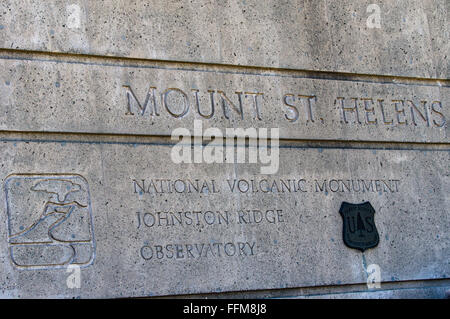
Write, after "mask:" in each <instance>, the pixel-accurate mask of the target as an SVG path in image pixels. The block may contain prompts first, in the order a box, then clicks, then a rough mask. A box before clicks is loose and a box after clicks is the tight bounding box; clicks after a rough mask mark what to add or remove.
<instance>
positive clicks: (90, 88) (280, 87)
mask: <svg viewBox="0 0 450 319" xmlns="http://www.w3.org/2000/svg"><path fill="white" fill-rule="evenodd" d="M0 65H1V67H2V69H3V70H5V71H4V72H2V74H0V105H1V106H2V108H3V109H4V112H3V113H2V114H1V115H0V120H1V121H0V128H1V129H2V130H5V131H25V132H26V131H39V132H40V131H45V132H79V133H102V134H107V133H109V134H139V135H166V136H170V135H171V134H172V131H173V129H174V128H176V127H185V128H189V129H191V130H192V133H191V134H195V135H202V134H204V131H202V130H200V131H195V132H194V131H193V120H195V119H197V120H202V121H203V123H202V125H203V129H206V128H208V127H218V128H221V129H224V128H228V127H242V128H251V127H254V128H260V127H263V128H264V127H277V128H279V129H280V137H281V138H285V139H314V140H350V141H379V142H390V141H393V142H439V143H442V142H449V141H450V130H449V124H448V123H449V122H450V108H449V107H448V105H449V104H450V81H448V80H437V81H420V80H405V79H401V78H386V77H380V76H370V77H364V76H350V75H333V74H328V73H316V72H294V71H267V70H264V69H262V68H259V69H255V68H237V67H211V66H207V65H195V66H194V65H192V64H182V63H146V62H142V61H141V62H140V63H138V62H129V61H128V62H124V61H120V60H119V61H117V60H111V59H93V58H87V59H73V58H63V57H55V56H51V55H24V54H12V53H8V52H6V53H5V54H4V55H3V56H0ZM238 135H241V136H242V135H244V134H243V133H240V134H238Z"/></svg>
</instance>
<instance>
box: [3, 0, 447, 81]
mask: <svg viewBox="0 0 450 319" xmlns="http://www.w3.org/2000/svg"><path fill="white" fill-rule="evenodd" d="M371 3H373V1H369V0H359V1H344V2H342V1H340V2H335V1H325V0H320V1H279V0H272V1H260V0H245V1H237V0H233V1H219V2H215V1H162V0H161V1H152V2H151V3H149V2H148V1H125V2H123V1H119V2H118V1H113V0H106V1H88V0H74V1H70V2H69V1H55V0H51V1H38V0H27V1H12V0H5V1H2V2H1V4H0V47H1V48H8V49H22V50H41V51H52V52H70V53H83V54H96V55H112V56H123V57H134V58H146V59H163V60H176V61H195V62H209V63H225V64H233V65H236V64H240V65H256V66H264V67H281V68H294V69H309V70H327V71H341V72H351V73H353V72H354V73H362V74H390V75H403V76H411V77H427V78H428V77H431V78H448V77H449V76H450V69H449V60H448V59H449V55H448V52H449V49H450V44H449V41H448V39H449V24H448V21H449V20H450V19H449V12H450V10H449V2H448V1H446V0H427V1H420V0H402V1H384V2H383V3H380V4H379V6H380V9H381V10H380V16H381V27H380V28H369V27H368V26H367V19H368V18H369V16H370V14H371V13H373V12H372V11H371V12H367V7H368V6H369V4H371Z"/></svg>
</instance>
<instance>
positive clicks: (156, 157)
mask: <svg viewBox="0 0 450 319" xmlns="http://www.w3.org/2000/svg"><path fill="white" fill-rule="evenodd" d="M170 150H171V147H170V146H165V145H157V144H153V145H145V144H139V143H133V144H115V143H101V142H98V143H85V142H82V141H80V142H51V141H41V142H32V141H23V142H21V141H20V140H13V141H7V140H4V142H3V143H2V152H1V162H2V168H1V179H2V181H3V190H4V191H3V192H2V193H1V195H0V201H2V202H7V203H9V204H8V205H5V206H7V207H8V208H7V209H6V211H5V212H3V213H2V215H3V220H4V221H5V227H1V228H0V237H2V238H8V242H7V241H6V240H5V241H2V242H1V243H0V247H1V249H0V252H1V260H2V267H1V268H0V287H1V295H2V296H3V297H33V296H41V297H42V296H49V297H56V296H57V297H71V296H82V297H120V296H151V295H167V294H188V293H207V292H223V291H238V290H241V291H242V290H256V289H272V288H287V287H303V286H306V287H310V286H320V285H341V284H355V283H362V284H364V283H365V282H366V281H367V278H368V273H367V269H369V266H370V265H371V264H376V265H378V266H379V267H380V271H381V272H380V275H381V280H382V282H392V281H405V280H419V279H420V280H421V279H438V278H448V276H449V272H450V264H449V259H448V256H449V254H450V251H449V247H450V245H449V241H450V238H449V233H448V229H449V227H450V219H449V215H448V211H447V210H446V209H445V207H449V203H448V196H447V191H448V189H449V187H450V185H449V184H450V180H449V172H448V161H449V153H448V151H444V150H440V149H436V150H432V149H428V150H425V149H424V150H419V149H417V150H376V149H352V148H348V149H334V148H330V149H315V148H302V147H299V148H297V147H293V148H283V149H281V152H280V163H281V164H280V170H279V173H278V174H277V175H271V176H266V175H260V174H259V167H258V165H254V164H239V165H233V164H218V165H207V164H173V163H172V162H171V160H170ZM23 173H27V175H21V174H23ZM57 173H63V175H58V174H57ZM8 176H9V177H8ZM30 178H33V179H34V180H33V181H30ZM51 179H53V180H59V181H60V182H58V185H59V186H58V185H55V184H54V183H53V180H51ZM197 179H198V180H199V185H200V186H195V185H196V180H197ZM49 180H50V181H49ZM161 180H170V181H171V182H167V181H165V182H164V181H163V182H161ZM177 180H180V181H178V182H175V181H177ZM235 180H236V181H235ZM242 180H245V181H242ZM281 180H283V181H284V183H285V185H282V182H281ZM293 180H295V181H296V182H293ZM34 181H36V183H37V182H39V185H37V184H36V183H35V182H34ZM68 181H69V182H71V186H70V185H69V186H70V187H69V188H65V187H63V186H62V185H63V184H64V185H65V184H67V183H68ZM152 181H153V184H152ZM189 181H191V182H192V184H190V182H189ZM274 182H275V184H274ZM167 183H169V184H170V185H171V188H170V189H169V188H168V186H167V185H168V184H167ZM205 183H206V184H205ZM247 183H248V184H247ZM346 183H347V185H350V189H348V188H347V187H346V186H345V184H346ZM348 183H350V184H348ZM351 183H353V184H351ZM294 184H296V186H294ZM24 185H28V186H24ZM30 185H33V186H31V187H29V186H30ZM183 185H184V186H183ZM364 185H365V186H364ZM50 186H51V187H50ZM195 187H197V189H198V190H196V188H195ZM288 187H289V188H290V190H289V189H288ZM24 189H25V190H24ZM269 189H270V191H269ZM19 190H22V191H19ZM45 191H47V193H45ZM80 192H81V193H80ZM10 194H16V196H11V195H10ZM46 194H47V195H46ZM56 194H58V195H56ZM18 195H22V198H21V197H20V196H18ZM81 195H82V196H81ZM5 196H6V197H5ZM55 196H56V197H55ZM76 196H78V197H76ZM80 196H81V197H80ZM86 196H88V197H86ZM62 201H63V202H64V205H63V204H59V208H58V209H56V210H55V212H60V214H62V213H64V211H63V208H66V209H72V208H75V209H76V210H75V211H72V214H81V213H84V214H87V215H86V216H89V212H88V210H87V209H88V207H91V208H92V210H91V215H92V220H91V221H92V226H93V232H92V234H90V233H89V231H88V229H89V228H88V227H87V226H86V224H83V221H84V222H85V223H88V222H89V218H82V219H80V218H78V219H77V218H75V219H72V222H70V223H65V224H62V226H61V227H59V228H56V227H55V228H54V229H53V228H52V230H51V231H50V232H49V233H48V234H49V235H51V237H52V238H54V237H56V238H57V239H59V240H61V239H62V238H67V239H65V241H66V243H64V242H63V243H61V241H58V245H62V246H64V247H66V246H70V245H78V244H82V242H88V243H93V245H94V251H93V252H92V251H91V252H89V251H87V252H86V251H84V252H82V254H81V257H79V254H78V253H76V254H75V255H74V256H73V255H72V257H74V258H75V259H72V260H74V261H73V262H71V263H72V264H74V263H75V264H81V266H83V268H81V288H80V289H76V288H74V289H69V288H68V287H67V284H66V282H67V278H68V276H69V275H70V273H68V272H67V271H66V268H65V267H63V268H62V269H60V268H61V267H58V265H57V264H58V263H64V260H67V259H68V258H69V257H70V253H67V254H68V255H64V252H61V254H58V255H56V256H55V255H45V254H44V255H42V254H36V251H35V250H36V249H38V250H39V249H43V246H45V247H47V246H48V247H53V246H51V245H52V243H51V242H50V243H49V244H42V241H40V239H39V238H40V237H32V238H31V237H30V236H31V232H30V233H28V234H27V237H26V238H28V239H26V238H25V236H15V237H14V241H12V240H11V234H13V233H18V232H19V233H20V231H22V230H23V228H20V226H25V227H26V226H28V224H29V223H28V224H27V225H25V222H24V223H22V225H21V224H18V223H17V222H18V219H17V217H15V216H19V215H17V214H15V213H14V207H18V208H17V209H21V214H22V215H27V216H30V214H35V215H33V216H36V214H37V215H39V213H40V212H47V213H48V214H47V215H49V217H47V219H48V218H50V217H51V216H50V214H49V213H50V212H52V210H48V209H46V207H48V205H47V204H48V202H54V204H53V205H58V203H59V202H62ZM343 201H347V202H351V203H361V202H363V201H369V202H370V203H371V204H372V206H373V207H374V208H375V211H376V213H375V225H376V227H377V229H378V232H379V235H380V243H379V245H378V247H377V248H376V249H369V250H366V251H365V252H364V253H362V252H360V251H358V250H356V249H350V248H348V247H346V246H345V245H344V242H343V240H342V218H341V216H340V215H339V207H340V205H341V203H342V202H343ZM75 202H76V203H78V204H76V203H75ZM46 203H47V204H46ZM75 206H76V207H75ZM10 207H13V208H10ZM77 212H78V213H77ZM170 212H172V213H173V214H171V213H170ZM179 212H181V213H180V214H179ZM186 212H190V213H188V214H186ZM41 216H44V215H41ZM75 216H79V215H72V217H75ZM21 218H22V219H21V220H22V221H23V220H24V219H23V217H21ZM197 218H198V219H197ZM226 219H227V220H226ZM30 220H32V219H30ZM44 221H45V220H44V219H43V222H44ZM12 225H13V226H12ZM77 225H78V226H77ZM83 225H85V227H83ZM366 226H367V225H366ZM358 227H359V226H358ZM82 229H84V231H81V230H82ZM13 230H15V231H13ZM46 234H47V233H45V234H44V235H45V236H47V235H46ZM37 235H38V234H33V236H37ZM45 236H44V237H45ZM30 238H31V239H33V240H35V246H36V247H30V246H29V245H28V246H27V244H26V242H30V240H29V239H30ZM36 238H37V239H36ZM25 239H26V240H28V241H26V240H25ZM80 240H81V241H82V242H80ZM54 243H55V242H53V244H54ZM17 245H21V247H22V248H23V247H24V246H26V247H25V248H23V249H27V250H28V255H27V254H25V255H24V254H22V255H20V254H19V256H21V257H22V258H21V259H20V261H19V262H17V260H16V263H14V262H13V260H15V259H13V258H11V249H12V248H13V249H15V248H14V247H17ZM46 245H47V246H46ZM233 247H234V248H233ZM51 249H54V248H51ZM55 249H56V248H55ZM76 251H77V252H78V250H76ZM39 252H40V250H39ZM13 254H14V253H13ZM90 255H92V256H94V260H93V263H92V264H87V265H86V263H87V262H88V260H89V256H90ZM14 256H15V255H14ZM57 258H59V259H57ZM22 268H29V269H33V270H23V269H22ZM39 268H42V269H39ZM37 283H39V284H37ZM44 283H45V284H44Z"/></svg>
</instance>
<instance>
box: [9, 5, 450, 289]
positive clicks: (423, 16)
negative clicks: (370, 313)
mask: <svg viewBox="0 0 450 319" xmlns="http://www.w3.org/2000/svg"><path fill="white" fill-rule="evenodd" d="M371 5H373V3H372V1H369V0H359V1H340V2H339V3H338V2H336V1H329V0H320V1H269V0H267V1H257V0H242V1H240V0H239V1H238V0H229V1H221V2H213V1H184V0H182V1H151V2H148V1H141V0H136V1H111V0H105V1H87V0H72V1H55V0H49V1H37V0H20V1H12V0H11V1H10V0H5V1H1V3H0V108H1V112H0V150H1V151H0V165H1V166H0V182H1V185H2V188H1V191H0V202H1V203H2V207H3V208H2V209H1V210H0V216H1V220H2V221H3V222H2V223H1V225H0V238H1V239H2V240H0V297H3V298H20V297H41V298H44V297H57V298H71V297H84V298H98V297H111V298H113V297H149V296H157V297H167V296H201V297H218V298H228V297H236V296H238V297H245V298H247V297H263V298H264V297H280V298H297V297H305V298H444V297H445V293H446V291H448V290H449V289H450V284H449V280H450V279H449V273H450V258H449V257H450V237H449V235H450V234H449V231H448V230H449V229H450V215H449V210H450V197H449V196H448V194H449V191H450V170H449V168H450V148H449V142H450V140H449V138H450V134H449V124H448V122H449V119H450V112H449V103H450V80H449V75H450V69H449V65H450V63H449V51H450V43H449V41H448V39H449V38H450V34H449V32H450V30H449V24H448V20H449V12H450V10H449V2H448V1H446V0H427V1H418V0H401V1H383V2H382V3H378V8H379V9H380V12H379V18H380V20H379V21H378V22H379V26H376V27H373V25H371V23H374V21H375V20H376V19H375V20H371V19H370V16H371V15H372V14H373V12H372V11H370V10H368V9H369V7H371ZM372 7H373V6H372ZM370 25H371V26H370ZM194 120H201V125H202V129H200V130H199V131H194ZM175 128H186V129H188V130H189V131H190V132H191V133H192V134H193V135H200V136H201V135H204V134H206V133H205V132H204V130H205V129H208V128H216V129H219V130H222V132H223V133H225V134H226V131H225V129H227V128H242V129H251V128H254V129H261V128H269V129H270V128H279V129H280V134H279V135H280V138H281V141H280V149H279V167H278V171H277V172H276V174H263V173H261V167H262V166H264V165H263V164H261V163H259V164H249V163H247V164H244V163H240V164H231V163H228V164H219V163H215V164H206V163H196V164H188V163H182V164H176V163H175V162H174V161H173V158H172V157H171V152H172V150H173V147H174V144H175V142H174V141H172V140H171V139H170V135H171V134H172V132H173V130H174V129H175ZM237 135H238V136H240V137H243V136H245V135H246V133H245V132H241V133H238V134H237ZM271 137H273V136H271ZM273 141H274V140H272V142H273ZM185 142H186V141H185ZM204 142H207V141H204ZM248 144H250V145H248V146H246V147H240V148H239V150H244V151H245V152H250V151H251V150H253V148H252V146H251V140H249V141H248ZM214 145H215V146H217V145H218V144H214ZM188 146H189V149H190V150H191V151H193V153H194V156H195V154H199V148H198V147H199V145H198V144H197V145H196V146H195V147H191V145H190V144H189V145H188ZM260 150H268V148H267V147H265V146H264V147H260ZM270 150H271V151H275V150H276V148H275V147H273V148H272V147H270ZM259 154H261V153H259ZM227 156H228V155H227ZM344 202H347V203H352V204H362V203H365V202H369V203H370V205H371V207H373V210H374V212H375V213H374V215H373V216H371V215H370V213H371V211H369V212H368V211H365V213H367V214H368V215H364V214H362V217H361V213H364V212H361V211H360V213H358V214H356V213H355V214H354V212H353V213H352V211H344V212H343V211H342V209H341V208H342V204H343V203H344ZM351 214H354V215H351ZM341 215H342V216H341ZM352 227H353V229H352ZM344 232H345V233H347V237H346V236H344ZM348 232H350V233H352V234H353V235H352V236H353V237H351V238H350V237H349V236H348ZM363 233H364V234H368V233H370V234H371V236H375V233H376V234H378V236H375V237H377V239H378V240H376V241H377V242H378V245H377V246H376V247H373V248H370V249H367V250H364V251H361V250H363V248H361V247H362V246H361V245H362V244H361V243H362V240H363V239H362V238H364V235H363ZM358 234H359V237H358ZM375 237H374V238H375ZM350 242H353V248H352V247H349V246H352V244H351V243H350ZM373 242H375V240H374V241H373ZM355 243H356V244H355ZM355 245H356V246H355ZM358 245H359V246H358ZM358 247H359V248H360V249H361V250H358V249H356V248H358ZM374 285H375V287H373V286H374ZM376 285H378V286H376Z"/></svg>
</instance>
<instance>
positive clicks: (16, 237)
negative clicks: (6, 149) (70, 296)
mask: <svg viewBox="0 0 450 319" xmlns="http://www.w3.org/2000/svg"><path fill="white" fill-rule="evenodd" d="M4 189H5V194H6V196H5V198H6V207H7V215H8V244H9V248H10V256H11V260H12V262H13V264H14V265H15V266H16V267H18V268H28V269H30V268H37V269H43V268H44V269H45V268H61V267H66V266H68V265H78V266H87V265H90V264H91V263H92V262H93V260H94V255H95V244H94V236H93V228H92V212H91V202H90V197H89V189H88V184H87V182H86V180H85V179H84V178H83V177H82V176H80V175H11V176H9V177H8V178H7V179H6V180H5V184H4Z"/></svg>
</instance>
